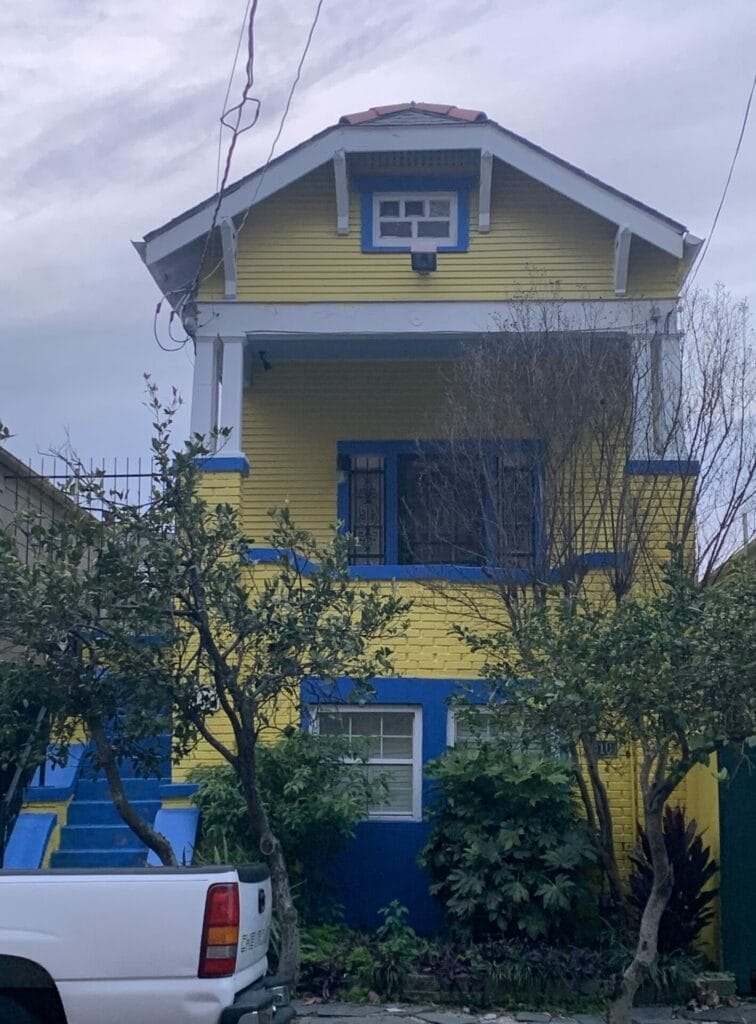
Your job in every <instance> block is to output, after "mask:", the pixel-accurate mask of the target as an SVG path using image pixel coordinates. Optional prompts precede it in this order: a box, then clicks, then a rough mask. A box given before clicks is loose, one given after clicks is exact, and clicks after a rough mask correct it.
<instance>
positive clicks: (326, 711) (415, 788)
mask: <svg viewBox="0 0 756 1024" xmlns="http://www.w3.org/2000/svg"><path fill="white" fill-rule="evenodd" d="M312 728H313V732H316V733H318V734H319V735H321V736H342V737H345V738H346V739H348V740H349V741H350V743H351V742H352V741H354V744H355V748H359V751H360V753H361V755H364V756H365V757H366V759H367V763H366V764H365V771H366V773H367V776H368V778H369V779H377V778H379V777H383V779H384V780H385V783H386V792H385V794H384V795H383V797H382V798H381V800H380V803H377V804H375V805H374V806H372V807H369V808H368V817H369V818H372V819H382V820H389V821H396V820H401V819H404V820H407V821H420V819H421V818H422V812H423V802H422V712H421V709H420V708H417V707H408V706H407V705H402V704H396V705H394V704H380V705H375V704H371V705H367V706H365V707H351V706H349V707H345V706H332V705H327V706H322V705H321V706H318V707H317V708H316V709H315V710H314V713H313V724H312Z"/></svg>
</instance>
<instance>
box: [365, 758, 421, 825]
mask: <svg viewBox="0 0 756 1024" xmlns="http://www.w3.org/2000/svg"><path fill="white" fill-rule="evenodd" d="M367 773H368V779H370V780H371V781H375V780H377V779H379V778H381V777H383V778H384V780H385V782H386V783H387V786H388V793H387V794H386V795H385V796H383V798H382V799H381V800H380V801H379V802H378V803H376V804H374V805H373V806H372V807H371V808H370V810H371V812H372V813H374V814H412V765H409V764H384V765H381V764H371V765H368V767H367Z"/></svg>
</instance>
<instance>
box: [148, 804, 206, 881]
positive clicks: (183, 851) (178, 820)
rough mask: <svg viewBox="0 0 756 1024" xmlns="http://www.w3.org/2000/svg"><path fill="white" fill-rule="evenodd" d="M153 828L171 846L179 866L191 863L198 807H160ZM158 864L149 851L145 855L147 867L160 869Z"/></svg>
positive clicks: (156, 858)
mask: <svg viewBox="0 0 756 1024" xmlns="http://www.w3.org/2000/svg"><path fill="white" fill-rule="evenodd" d="M154 827H155V830H156V831H157V832H160V834H161V835H164V836H165V838H166V839H167V840H168V842H169V843H170V844H171V846H172V847H173V852H174V854H175V856H176V860H177V861H178V863H179V864H181V865H184V864H186V865H188V864H191V863H192V860H193V858H194V847H195V845H196V842H197V830H198V829H199V808H198V807H161V809H160V810H159V811H158V812H157V814H156V815H155V826H154ZM160 863H161V862H160V858H159V857H158V855H157V854H156V853H155V851H154V850H150V851H149V853H148V854H147V866H148V867H160Z"/></svg>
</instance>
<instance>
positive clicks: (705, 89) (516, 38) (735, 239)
mask: <svg viewBox="0 0 756 1024" xmlns="http://www.w3.org/2000/svg"><path fill="white" fill-rule="evenodd" d="M243 6H244V4H243V0H239V2H238V3H233V4H231V3H224V4H217V3H211V2H210V0H181V2H179V0H163V2H162V3H160V4H156V3H155V2H154V0H129V3H128V4H123V3H120V2H118V0H37V2H35V4H33V5H30V4H26V5H21V4H13V3H12V2H11V4H5V5H1V6H0V34H2V37H3V39H4V44H5V49H4V60H3V63H2V66H0V135H2V138H3V174H2V176H0V238H2V241H3V253H4V258H3V261H2V262H0V294H1V295H2V296H3V299H4V301H3V316H2V320H0V419H2V420H4V421H7V422H9V423H10V424H11V426H12V427H13V428H14V430H15V431H16V434H17V436H16V438H15V439H14V441H13V442H12V447H13V449H14V450H15V451H17V452H19V453H21V454H30V453H32V452H33V451H34V450H35V449H36V448H37V447H40V446H41V447H47V446H49V445H50V443H51V442H52V443H55V442H60V441H62V440H63V437H64V428H65V427H66V425H68V426H69V427H70V430H71V434H72V439H73V441H74V443H75V444H76V445H77V446H78V447H79V448H80V449H81V450H82V451H83V452H84V453H85V454H87V455H89V454H92V455H102V454H107V453H112V454H118V455H120V456H123V455H126V454H137V453H138V452H139V451H142V450H144V447H145V445H146V439H147V434H148V421H147V418H146V415H144V416H143V415H142V409H141V405H140V403H141V400H142V388H143V384H142V372H143V371H144V370H150V371H152V373H153V375H154V376H155V377H156V379H158V380H159V381H160V382H161V384H162V385H164V386H165V387H167V386H169V385H170V384H173V383H177V384H179V385H180V386H181V387H182V388H183V389H184V391H185V392H186V393H187V394H188V389H189V387H190V380H191V366H190V360H189V358H188V353H186V352H178V353H174V354H171V355H169V354H166V353H163V352H161V351H160V350H159V349H158V348H157V346H156V345H155V342H154V339H153V337H152V314H153V311H154V307H155V303H156V301H157V298H158V295H157V291H156V289H155V287H154V285H153V283H152V282H151V280H150V279H149V277H148V276H147V274H146V272H145V270H144V268H143V267H142V266H141V264H140V263H139V260H138V259H137V257H136V254H135V253H134V252H133V250H132V249H131V246H130V244H129V239H130V238H132V237H140V236H141V235H142V234H143V233H144V232H145V231H147V230H149V229H151V228H153V227H155V226H157V225H158V224H161V223H163V222H164V221H166V220H167V219H169V218H170V217H172V216H174V215H175V214H177V213H180V212H181V211H182V210H183V209H185V208H187V207H188V206H190V205H192V204H194V203H196V202H197V201H199V200H201V199H203V198H205V197H206V196H208V195H209V194H211V193H212V192H213V190H214V186H215V173H216V151H217V138H218V135H217V133H218V116H219V114H220V106H221V103H222V100H223V94H224V91H225V87H226V81H227V78H228V74H229V71H230V64H231V59H232V56H233V50H234V47H235V45H236V39H237V36H238V32H239V21H240V18H241V13H242V9H243ZM314 6H315V0H261V2H260V7H259V21H258V30H257V60H256V69H257V79H256V95H258V96H259V97H260V98H261V100H262V104H263V105H262V116H261V118H260V122H259V124H258V126H257V127H256V128H255V129H254V130H253V131H251V132H248V133H247V134H245V135H244V136H242V138H241V139H240V142H239V145H238V147H237V152H236V155H235V162H234V167H233V174H232V176H233V177H238V176H241V175H242V174H244V173H247V172H248V171H249V170H251V169H252V168H253V167H255V166H256V165H258V164H259V163H260V162H261V161H262V160H263V159H264V158H265V156H266V154H267V150H268V148H269V146H270V141H271V139H272V136H273V133H274V131H275V129H276V127H277V123H278V118H279V116H280V111H281V109H282V106H283V103H284V101H285V97H286V95H287V93H288V90H289V87H290V83H291V78H292V75H293V72H294V68H295V65H296V61H297V59H298V56H299V53H300V51H301V47H302V45H303V42H304V38H305V35H306V32H307V29H308V27H309V23H310V19H311V17H312V12H313V10H314ZM754 40H756V9H755V8H754V6H753V4H752V2H751V0H729V2H728V3H727V4H722V5H715V6H712V5H711V3H710V2H709V0H688V2H687V3H686V4H685V6H684V9H683V8H682V7H680V5H677V4H668V5H660V4H658V2H657V0H634V2H633V3H631V4H628V3H627V2H626V0H623V2H619V0H609V2H607V0H531V2H530V3H528V4H523V3H522V0H497V2H491V0H468V2H467V3H465V4H464V5H460V4H459V2H458V0H453V2H452V0H413V2H410V0H384V2H383V3H376V2H375V0H326V2H325V4H324V7H323V15H322V20H321V23H320V25H319V26H318V30H317V34H316V36H315V40H314V44H313V47H312V50H311V53H310V58H309V59H308V62H307V65H306V68H305V73H304V75H303V78H302V83H301V86H300V90H299V92H298V94H297V97H296V100H295V104H294V107H293V108H292V112H291V115H290V118H289V121H288V122H287V126H286V130H285V132H284V136H283V138H282V139H281V144H280V146H279V152H282V151H283V150H285V149H286V148H288V147H289V146H291V145H294V144H296V143H297V142H299V141H301V140H302V139H304V138H307V137H308V136H309V135H311V134H313V133H315V132H316V131H319V130H320V129H321V128H323V127H324V126H325V125H327V124H331V123H333V122H334V121H335V120H336V119H337V118H338V116H339V115H340V114H341V113H344V112H346V111H351V110H359V109H362V108H364V107H368V106H372V105H375V104H381V103H391V102H397V101H403V100H409V99H416V100H426V101H431V102H433V101H435V102H449V103H456V104H458V105H460V106H471V107H478V108H481V109H484V110H486V111H487V113H488V114H489V115H490V116H491V117H494V118H495V119H496V120H498V121H499V122H500V123H501V124H503V125H505V126H507V127H510V128H512V129H513V130H514V131H517V132H520V133H521V134H523V135H525V136H527V137H529V138H531V139H533V141H535V142H538V143H539V144H541V145H543V146H545V147H546V148H547V149H550V150H552V151H553V152H556V153H558V154H559V155H560V156H563V157H565V158H566V159H568V160H571V161H573V162H574V163H576V164H578V165H579V166H581V167H584V168H585V169H586V170H588V171H590V172H591V173H594V174H596V175H597V176H599V177H601V178H603V179H604V180H606V181H609V182H611V183H612V184H613V185H615V186H617V187H618V188H622V189H625V190H626V191H628V192H630V193H631V194H633V195H636V196H637V197H638V198H640V199H643V200H644V201H646V202H649V203H650V204H652V205H654V206H657V207H658V208H659V209H662V210H664V212H667V213H669V214H671V215H672V216H675V217H677V218H679V219H680V220H682V221H683V222H685V223H687V224H688V225H689V226H690V227H691V229H693V230H694V231H696V232H698V233H700V234H705V233H706V232H707V231H708V229H709V224H710V222H711V217H712V214H713V211H714V208H715V206H716V203H717V201H718V198H719V195H720V192H721V188H722V185H723V182H724V177H725V174H726V171H727V166H728V164H729V160H730V158H731V155H732V150H733V147H734V144H735V139H736V136H737V131H738V129H739V125H740V118H741V117H742V111H743V106H744V103H745V98H746V95H747V89H748V87H749V84H750V79H751V77H752V75H753V71H754V67H753V56H752V54H753V49H754V48H753V43H754ZM242 65H243V58H242V60H241V62H240V67H239V69H238V72H237V78H236V81H235V85H234V90H233V91H232V96H233V97H236V96H238V90H239V88H240V76H241V71H242ZM755 116H756V115H755ZM755 124H756V121H755V122H752V125H751V129H750V131H749V133H748V135H747V137H746V139H745V140H744V145H743V149H742V152H741V156H740V161H739V164H738V168H737V170H736V174H735V176H734V178H733V183H732V186H731V192H730V196H729V198H728V202H727V205H726V207H725V211H724V213H723V216H722V220H721V222H720V225H719V227H718V228H717V235H716V237H715V239H714V242H713V243H712V246H711V248H710V251H709V255H708V256H707V260H706V263H705V264H704V267H703V269H702V271H701V274H700V276H699V282H700V283H702V284H707V283H711V282H712V281H714V280H717V279H722V280H724V281H726V282H727V283H728V284H729V285H730V286H731V287H732V288H733V290H734V291H736V292H738V293H741V294H749V295H750V296H751V297H752V298H754V297H756V294H755V292H756V286H755V285H754V280H753V266H754V255H755V254H754V242H753V238H752V234H753V232H752V225H753V224H754V222H756V193H755V192H754V189H753V188H752V182H753V181H754V180H756V127H755ZM182 422H183V421H182ZM184 426H185V423H184Z"/></svg>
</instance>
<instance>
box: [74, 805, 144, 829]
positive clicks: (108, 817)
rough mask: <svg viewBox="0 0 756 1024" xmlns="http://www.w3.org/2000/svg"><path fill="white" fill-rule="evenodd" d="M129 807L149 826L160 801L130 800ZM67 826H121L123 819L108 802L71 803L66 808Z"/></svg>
mask: <svg viewBox="0 0 756 1024" xmlns="http://www.w3.org/2000/svg"><path fill="white" fill-rule="evenodd" d="M131 806H132V807H133V808H134V810H135V811H136V812H137V814H140V815H141V816H142V817H143V818H144V819H145V821H148V822H149V823H150V824H152V823H153V821H154V820H155V815H156V814H157V812H158V811H159V810H160V806H161V805H160V800H157V799H155V800H132V801H131ZM67 822H68V825H123V819H122V818H121V817H120V816H119V814H118V811H117V810H116V809H115V807H114V806H113V804H112V802H111V801H110V800H79V799H76V800H74V801H72V803H71V804H70V806H69V808H68V818H67ZM66 827H68V826H66Z"/></svg>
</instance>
